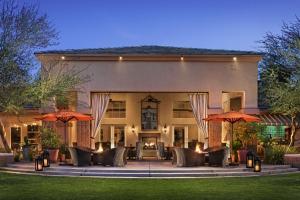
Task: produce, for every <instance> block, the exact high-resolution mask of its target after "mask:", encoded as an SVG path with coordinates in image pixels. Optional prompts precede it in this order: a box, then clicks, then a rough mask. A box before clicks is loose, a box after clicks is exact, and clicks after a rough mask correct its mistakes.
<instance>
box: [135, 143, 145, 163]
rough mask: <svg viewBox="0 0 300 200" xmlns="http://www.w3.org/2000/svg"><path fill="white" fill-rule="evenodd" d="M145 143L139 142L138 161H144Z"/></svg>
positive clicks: (137, 149)
mask: <svg viewBox="0 0 300 200" xmlns="http://www.w3.org/2000/svg"><path fill="white" fill-rule="evenodd" d="M143 146H144V145H143V143H142V142H137V143H136V159H137V160H142V159H143Z"/></svg>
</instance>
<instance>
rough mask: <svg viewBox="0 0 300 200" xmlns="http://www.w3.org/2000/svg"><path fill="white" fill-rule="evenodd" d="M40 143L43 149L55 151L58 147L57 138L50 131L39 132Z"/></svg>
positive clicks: (45, 129)
mask: <svg viewBox="0 0 300 200" xmlns="http://www.w3.org/2000/svg"><path fill="white" fill-rule="evenodd" d="M41 143H42V147H43V149H57V148H59V146H60V140H59V136H58V135H57V134H56V133H55V132H54V131H53V130H52V129H48V128H44V129H42V131H41Z"/></svg>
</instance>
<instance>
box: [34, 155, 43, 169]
mask: <svg viewBox="0 0 300 200" xmlns="http://www.w3.org/2000/svg"><path fill="white" fill-rule="evenodd" d="M34 163H35V171H43V158H42V157H41V156H38V157H37V158H36V159H35V162H34Z"/></svg>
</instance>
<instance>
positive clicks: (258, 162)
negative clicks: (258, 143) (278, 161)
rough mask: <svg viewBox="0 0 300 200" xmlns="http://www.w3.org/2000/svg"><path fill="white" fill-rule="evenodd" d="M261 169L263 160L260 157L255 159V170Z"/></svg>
mask: <svg viewBox="0 0 300 200" xmlns="http://www.w3.org/2000/svg"><path fill="white" fill-rule="evenodd" d="M260 171H261V161H260V159H259V158H258V157H256V158H255V159H254V172H260Z"/></svg>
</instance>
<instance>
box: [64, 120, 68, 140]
mask: <svg viewBox="0 0 300 200" xmlns="http://www.w3.org/2000/svg"><path fill="white" fill-rule="evenodd" d="M64 124H65V130H64V133H65V145H66V146H67V122H64Z"/></svg>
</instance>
